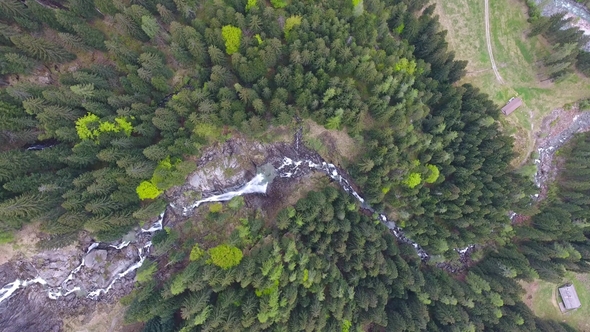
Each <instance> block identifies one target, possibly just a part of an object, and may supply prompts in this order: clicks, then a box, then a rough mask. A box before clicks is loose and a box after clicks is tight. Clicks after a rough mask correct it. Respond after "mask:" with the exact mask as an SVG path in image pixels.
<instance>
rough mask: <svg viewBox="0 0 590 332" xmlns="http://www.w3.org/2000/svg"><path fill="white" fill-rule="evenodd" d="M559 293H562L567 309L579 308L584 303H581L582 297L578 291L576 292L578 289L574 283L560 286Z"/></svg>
mask: <svg viewBox="0 0 590 332" xmlns="http://www.w3.org/2000/svg"><path fill="white" fill-rule="evenodd" d="M559 294H560V295H561V299H562V300H563V305H564V306H565V308H566V309H567V310H571V309H577V308H579V307H580V306H581V305H582V304H581V303H580V299H579V298H578V293H576V289H575V288H574V285H572V284H568V285H565V286H563V287H560V288H559Z"/></svg>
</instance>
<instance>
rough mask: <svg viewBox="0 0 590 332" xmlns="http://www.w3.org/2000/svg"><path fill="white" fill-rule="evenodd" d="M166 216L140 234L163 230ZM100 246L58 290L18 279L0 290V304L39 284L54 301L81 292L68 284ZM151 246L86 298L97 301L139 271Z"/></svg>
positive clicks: (124, 243)
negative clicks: (116, 284)
mask: <svg viewBox="0 0 590 332" xmlns="http://www.w3.org/2000/svg"><path fill="white" fill-rule="evenodd" d="M164 215H165V211H164V212H162V213H161V214H160V216H159V217H158V220H157V221H156V222H155V223H154V224H153V225H152V226H151V227H150V228H148V229H140V231H139V232H140V233H153V232H155V231H158V230H161V229H162V222H163V220H164ZM130 243H131V242H129V241H122V242H121V243H120V244H118V245H109V246H108V247H109V248H113V249H115V250H121V249H123V248H125V247H127V246H128V245H129V244H130ZM100 244H101V243H100V242H94V243H92V244H91V245H90V246H88V249H86V254H85V255H84V257H82V261H81V262H80V264H79V265H78V266H77V267H76V268H74V269H73V270H72V271H71V272H70V273H69V274H68V276H67V277H66V279H64V281H62V282H61V283H60V286H59V287H57V288H51V287H46V286H47V281H45V280H44V279H43V278H41V277H40V276H37V277H35V278H33V279H30V280H20V279H16V280H15V281H13V282H11V283H8V284H6V285H5V286H4V287H2V288H1V289H0V303H2V302H3V301H5V300H7V299H8V298H10V296H12V294H14V293H15V292H16V291H17V290H19V289H21V288H25V287H27V286H31V285H34V284H39V285H41V286H45V288H46V292H47V297H48V298H50V299H52V300H56V299H58V298H60V297H63V296H68V295H70V294H72V293H74V292H77V291H80V290H81V288H80V287H79V286H76V287H72V288H69V287H68V283H69V282H70V281H73V280H74V278H75V275H76V274H77V273H78V272H80V270H81V269H82V268H83V267H84V266H85V265H86V256H87V255H88V254H89V253H90V252H92V251H93V250H94V249H96V248H98V247H99V246H100ZM151 246H152V242H151V241H148V242H147V243H146V244H145V245H144V246H143V247H141V248H139V249H138V254H139V260H138V261H137V262H135V263H133V264H132V265H131V266H129V267H128V268H127V269H126V270H125V271H123V272H121V273H118V274H117V275H115V277H114V278H113V279H112V280H111V281H110V283H109V285H108V286H107V287H106V288H97V289H95V290H92V291H90V292H89V293H88V294H87V295H86V298H89V299H94V300H95V299H97V298H98V297H99V296H100V294H106V293H107V292H108V291H109V290H111V288H112V287H113V286H114V284H115V283H116V282H117V281H119V280H120V279H121V278H123V277H125V276H126V275H128V274H129V273H131V272H133V271H135V270H137V269H138V268H139V267H140V266H141V265H142V264H143V262H144V260H145V258H146V256H147V254H148V252H149V249H150V248H151Z"/></svg>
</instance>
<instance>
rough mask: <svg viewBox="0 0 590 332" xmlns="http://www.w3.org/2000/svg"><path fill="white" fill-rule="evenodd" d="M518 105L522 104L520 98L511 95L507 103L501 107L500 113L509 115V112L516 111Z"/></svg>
mask: <svg viewBox="0 0 590 332" xmlns="http://www.w3.org/2000/svg"><path fill="white" fill-rule="evenodd" d="M520 106H522V99H520V98H514V97H512V98H510V100H509V101H508V103H507V104H506V105H505V106H504V107H502V113H504V115H510V113H512V112H514V111H516V109H517V108H519V107H520Z"/></svg>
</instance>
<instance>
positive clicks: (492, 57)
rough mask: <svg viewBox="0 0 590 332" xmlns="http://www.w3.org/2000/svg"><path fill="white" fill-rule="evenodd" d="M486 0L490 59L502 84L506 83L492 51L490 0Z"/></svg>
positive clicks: (487, 41) (487, 39) (487, 40)
mask: <svg viewBox="0 0 590 332" xmlns="http://www.w3.org/2000/svg"><path fill="white" fill-rule="evenodd" d="M484 1H485V23H486V43H487V44H488V53H489V55H490V61H491V62H492V69H493V70H494V74H495V75H496V79H497V80H498V82H499V83H500V84H504V80H503V79H502V76H500V72H499V71H498V67H497V66H496V60H494V52H493V51H492V37H491V36H490V3H489V2H490V1H489V0H484Z"/></svg>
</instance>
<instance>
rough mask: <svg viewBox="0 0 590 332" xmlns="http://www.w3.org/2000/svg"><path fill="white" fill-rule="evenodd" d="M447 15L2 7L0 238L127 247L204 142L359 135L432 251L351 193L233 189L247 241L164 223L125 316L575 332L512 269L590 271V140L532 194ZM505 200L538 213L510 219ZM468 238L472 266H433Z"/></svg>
mask: <svg viewBox="0 0 590 332" xmlns="http://www.w3.org/2000/svg"><path fill="white" fill-rule="evenodd" d="M433 12H434V7H433V6H432V5H429V4H428V1H426V0H360V1H359V0H342V1H341V0H338V1H336V0H316V1H312V0H304V1H295V0H292V1H289V0H270V1H262V0H225V1H224V0H203V1H196V0H68V1H67V2H56V1H51V0H39V1H33V0H24V1H19V0H0V84H1V85H2V88H1V89H0V241H3V242H8V241H11V239H12V238H13V236H14V233H15V231H16V230H19V229H20V228H21V227H22V226H23V225H24V224H26V223H32V222H34V223H40V225H41V229H42V231H43V232H45V233H47V234H48V235H49V237H48V239H47V240H45V241H43V242H42V243H41V244H40V245H41V246H42V247H44V248H55V247H60V246H64V245H67V244H70V243H72V242H73V241H75V239H76V238H77V235H78V234H79V232H81V231H86V232H88V233H90V234H91V235H92V236H93V237H95V238H96V239H98V240H102V241H109V240H115V239H119V238H120V237H121V236H122V235H124V234H125V233H127V232H128V231H129V230H131V229H132V228H133V227H136V226H138V225H139V224H140V223H143V222H145V221H146V220H149V219H150V218H153V217H155V216H157V215H158V214H160V212H161V211H162V210H163V209H164V207H165V206H166V204H167V202H166V200H165V199H164V195H163V194H164V192H166V191H167V190H168V189H170V188H173V187H174V186H178V185H181V184H183V183H184V181H185V179H186V177H187V175H188V174H190V173H191V172H193V171H194V170H195V168H196V166H195V163H194V159H191V157H194V156H199V154H200V153H201V151H203V149H204V148H206V147H207V146H210V145H213V144H217V143H219V142H222V141H224V140H226V139H228V138H229V137H231V134H232V133H242V135H247V136H249V137H250V138H251V139H253V140H256V139H260V137H261V136H262V134H263V133H264V132H266V131H267V130H269V128H276V127H281V126H282V127H285V128H291V129H295V128H297V127H298V126H299V124H298V120H299V119H309V120H312V121H315V122H316V123H318V124H319V125H321V126H324V127H325V128H327V129H331V130H345V131H346V133H348V134H349V135H350V136H352V137H353V138H354V139H355V142H357V144H358V145H360V150H361V151H362V153H361V155H360V156H358V157H357V158H356V159H355V160H351V161H350V162H349V163H348V167H347V171H348V172H349V173H350V174H351V176H352V178H353V180H354V182H355V184H356V185H357V186H358V187H359V189H360V192H361V193H362V195H363V197H365V198H367V199H368V202H369V203H370V204H371V206H372V207H374V208H375V209H377V210H379V211H384V212H385V213H387V214H388V215H390V216H394V217H395V220H396V221H397V222H398V223H399V225H401V226H402V227H403V229H404V232H406V234H407V235H408V237H411V238H412V239H413V240H414V241H416V242H418V243H420V245H421V246H423V247H424V248H425V249H426V250H427V251H428V252H429V253H431V255H432V257H431V259H430V261H427V262H423V261H421V260H420V258H419V257H418V256H417V255H416V253H415V251H414V248H412V247H411V246H410V245H407V244H402V243H397V242H396V239H395V237H393V236H392V235H391V234H390V233H389V231H388V230H387V229H386V228H385V227H384V226H383V225H382V224H380V223H379V222H378V220H376V218H375V217H374V216H372V215H370V214H368V213H366V211H365V210H363V209H362V208H361V207H360V206H359V205H358V203H356V202H355V201H354V200H353V199H352V198H351V197H349V196H348V195H347V194H346V193H344V192H342V191H341V190H339V189H338V188H337V187H336V186H330V185H328V186H326V188H325V189H322V190H319V191H318V190H316V191H312V192H310V193H309V194H307V196H306V197H304V198H302V199H300V200H299V201H298V202H297V203H296V204H294V205H293V206H288V207H286V208H284V209H282V210H281V211H280V212H279V213H278V214H277V215H276V216H271V215H269V214H267V213H265V211H262V210H253V209H249V208H248V207H246V206H244V204H243V201H240V199H235V200H232V201H230V202H229V203H227V204H223V205H221V204H213V205H211V206H210V207H207V208H205V210H206V213H205V216H203V218H205V219H206V220H207V221H209V222H214V223H216V224H218V225H223V224H224V222H226V221H229V220H239V222H240V224H239V227H237V228H235V229H234V230H233V232H223V231H222V232H219V234H217V233H215V234H214V235H215V236H207V235H209V234H207V232H204V233H195V232H194V231H190V230H188V231H187V230H186V229H185V228H182V227H180V228H168V229H165V230H162V231H160V232H158V233H157V234H155V235H154V238H153V239H152V241H153V243H154V251H153V252H152V257H151V258H150V259H148V260H147V261H146V262H145V263H144V265H143V266H142V267H141V268H140V270H139V271H138V273H137V276H136V280H137V284H136V289H135V290H134V291H133V292H132V293H131V294H130V295H129V296H127V297H126V298H124V299H123V300H122V302H123V303H124V304H126V305H129V309H128V312H127V319H128V321H130V322H135V321H139V322H145V323H146V324H145V331H260V330H269V331H301V330H305V331H484V330H486V331H572V328H571V327H568V326H567V325H565V324H561V323H559V322H554V321H546V320H542V319H540V318H538V317H535V316H534V315H533V313H532V312H531V311H530V309H529V308H528V307H527V306H526V305H525V304H524V303H523V302H522V296H523V293H524V291H523V289H522V288H521V286H520V284H519V283H518V282H519V280H532V279H534V278H542V279H545V280H552V281H559V280H560V277H561V276H563V275H564V273H565V271H566V270H572V271H580V272H588V271H590V266H589V265H588V260H590V246H589V244H590V243H589V242H588V236H589V235H590V233H588V230H587V228H586V227H584V226H586V223H587V221H586V218H587V216H586V215H587V214H588V212H587V211H588V210H587V205H588V204H589V203H588V202H589V200H588V198H589V196H588V194H589V190H590V185H588V183H590V182H589V181H590V178H589V177H588V175H589V171H588V170H587V169H586V168H587V165H586V164H585V163H584V161H585V160H586V157H587V154H588V153H589V151H590V136H589V135H581V136H579V137H578V138H576V140H575V141H574V142H573V143H572V144H571V145H570V146H569V147H568V148H567V149H566V150H564V152H563V153H562V155H561V156H562V157H564V158H565V160H567V161H566V162H565V165H564V167H565V169H566V171H564V172H562V175H561V178H560V180H559V185H556V186H554V187H553V189H552V191H551V193H550V195H549V198H548V199H547V200H546V201H545V202H544V203H543V204H542V205H541V206H540V207H534V206H533V205H532V204H533V203H532V201H531V196H532V195H533V194H534V193H535V188H534V187H533V184H532V183H530V181H529V180H528V179H526V178H524V177H523V176H521V175H518V174H517V173H515V172H513V170H512V169H511V168H510V161H511V160H512V158H513V157H514V153H513V151H512V143H513V142H512V138H510V137H508V136H506V135H505V134H503V133H502V131H501V128H500V127H499V124H498V121H497V120H498V117H499V110H498V107H497V106H496V105H494V104H493V103H492V102H491V101H490V100H489V99H488V97H487V96H486V95H484V94H482V93H480V92H479V91H478V89H477V88H475V87H473V86H470V85H459V84H458V83H457V82H458V81H459V80H460V79H461V77H463V75H464V74H465V72H464V68H465V65H466V63H465V62H464V61H457V60H455V59H454V54H453V52H452V51H450V50H448V47H447V46H448V45H447V42H446V41H445V32H444V31H441V30H440V26H439V24H438V18H437V17H436V16H433ZM548 22H552V21H548ZM547 24H549V23H547ZM552 24H554V23H552ZM541 28H542V27H541V26H540V25H539V27H538V29H539V30H538V33H543V30H542V29H541ZM564 33H565V32H564ZM207 209H208V210H207ZM207 211H208V212H207ZM510 211H516V212H519V213H523V214H528V215H532V217H531V219H530V220H529V221H527V222H525V223H522V224H511V221H510V218H509V212H510ZM210 231H214V230H210ZM215 231H217V230H215ZM226 233H227V234H226ZM471 244H476V245H478V247H479V249H478V251H477V252H476V253H475V254H474V255H473V256H472V259H473V261H470V263H469V264H468V266H467V267H466V269H460V270H459V272H456V273H451V272H448V271H447V270H445V269H440V268H439V267H437V263H440V262H443V261H446V262H450V263H449V264H458V262H457V261H458V253H457V251H456V250H455V248H463V247H465V246H467V245H471Z"/></svg>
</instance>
